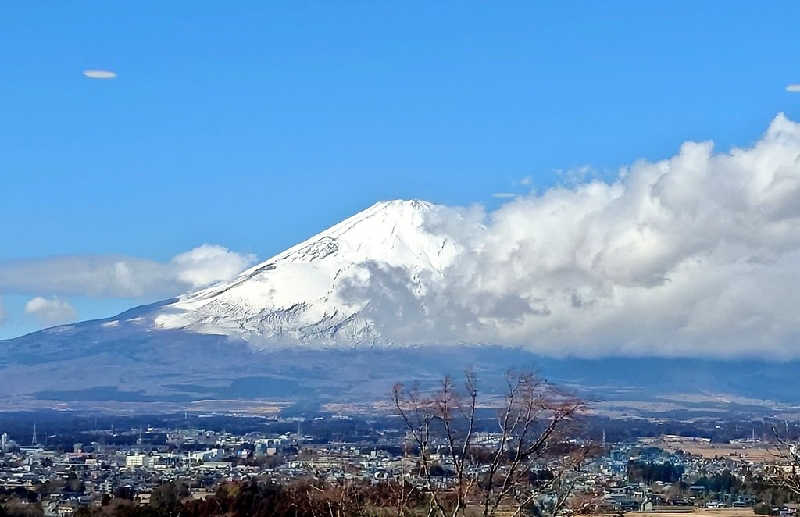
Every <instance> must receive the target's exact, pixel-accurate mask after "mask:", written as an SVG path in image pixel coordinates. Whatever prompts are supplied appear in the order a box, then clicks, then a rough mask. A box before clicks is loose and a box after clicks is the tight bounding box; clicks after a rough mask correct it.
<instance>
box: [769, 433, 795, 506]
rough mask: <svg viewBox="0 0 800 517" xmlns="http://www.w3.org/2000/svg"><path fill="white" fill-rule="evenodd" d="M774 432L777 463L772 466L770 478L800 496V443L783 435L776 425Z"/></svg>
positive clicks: (774, 482) (775, 483) (773, 482)
mask: <svg viewBox="0 0 800 517" xmlns="http://www.w3.org/2000/svg"><path fill="white" fill-rule="evenodd" d="M772 433H773V435H774V436H775V442H776V447H775V452H774V456H775V459H776V464H775V465H772V466H771V469H770V472H769V479H770V481H771V482H772V484H774V485H776V486H779V487H781V488H784V489H786V490H788V491H790V492H792V493H793V494H794V495H796V496H800V444H798V443H797V442H793V441H791V440H790V439H789V437H788V436H781V434H780V433H779V432H778V430H777V429H776V428H775V427H774V426H773V427H772ZM787 434H788V424H787Z"/></svg>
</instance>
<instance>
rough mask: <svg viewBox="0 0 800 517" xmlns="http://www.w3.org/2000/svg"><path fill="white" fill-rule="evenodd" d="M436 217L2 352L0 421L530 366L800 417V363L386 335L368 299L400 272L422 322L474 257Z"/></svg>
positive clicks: (380, 309) (569, 379) (603, 393)
mask: <svg viewBox="0 0 800 517" xmlns="http://www.w3.org/2000/svg"><path fill="white" fill-rule="evenodd" d="M439 211H440V207H438V206H437V205H433V204H431V203H427V202H424V201H417V200H412V201H404V200H403V201H400V200H398V201H386V202H379V203H377V204H375V205H373V206H371V207H369V208H367V209H366V210H364V211H362V212H360V213H358V214H356V215H354V216H352V217H350V218H348V219H346V220H344V221H342V222H340V223H338V224H336V225H335V226H332V227H331V228H329V229H327V230H325V231H323V232H322V233H319V234H318V235H315V236H313V237H311V238H310V239H308V240H306V241H303V242H301V243H300V244H297V245H296V246H293V247H291V248H289V249H287V250H286V251H284V252H282V253H279V254H278V255H276V256H274V257H272V258H270V259H268V260H266V261H264V262H261V263H259V264H257V265H255V266H253V267H251V268H249V269H247V270H245V271H243V272H242V273H240V274H239V275H238V276H237V277H235V278H234V279H232V280H230V281H226V282H221V283H217V284H214V285H212V286H210V287H206V288H203V289H200V290H197V291H194V292H189V293H186V294H184V295H181V296H179V297H177V298H173V299H169V300H163V301H160V302H157V303H154V304H151V305H147V306H141V307H136V308H133V309H131V310H129V311H126V312H124V313H122V314H119V315H116V316H114V317H111V318H106V319H101V320H91V321H85V322H81V323H75V324H70V325H61V326H57V327H52V328H49V329H45V330H41V331H38V332H34V333H31V334H28V335H25V336H21V337H18V338H15V339H10V340H6V341H0V380H2V382H0V409H2V408H3V407H6V408H8V407H13V408H20V407H40V406H42V405H44V406H50V407H52V406H53V405H56V404H62V403H65V402H68V403H78V402H81V403H88V404H90V405H91V404H94V405H102V404H110V403H112V402H113V403H114V404H119V403H121V402H132V403H154V404H173V405H174V404H178V405H181V406H183V407H185V406H186V405H188V404H192V403H194V401H198V400H218V401H219V400H230V399H237V400H242V399H258V400H262V401H263V400H272V401H275V400H283V401H286V400H289V401H294V402H299V401H305V402H308V401H315V403H318V402H320V401H322V402H324V401H341V402H346V401H355V400H364V399H371V400H374V399H376V398H377V399H382V398H386V396H387V394H388V392H389V389H390V387H391V385H392V383H394V382H398V381H401V382H403V381H406V382H408V381H411V380H422V381H423V382H425V381H429V382H433V381H435V380H436V379H439V378H440V377H441V375H442V374H443V373H453V374H458V373H459V372H461V371H463V370H464V369H467V368H471V369H474V370H475V371H476V372H477V373H478V375H479V377H480V378H481V379H482V382H483V385H484V386H485V387H489V388H491V386H493V385H496V386H501V385H502V382H503V374H504V372H505V371H507V370H508V369H509V368H524V367H528V366H530V367H534V368H535V369H537V370H538V371H540V373H542V374H544V375H545V376H547V377H550V378H554V379H555V380H557V381H558V382H560V383H561V384H562V385H569V386H571V387H572V388H574V389H576V390H579V391H581V392H582V393H583V394H585V395H588V396H590V397H595V396H596V397H601V398H606V399H608V398H615V397H616V398H622V399H626V400H627V399H630V398H631V397H634V398H637V397H638V400H643V399H652V398H654V397H655V398H658V397H661V396H662V395H663V394H664V393H695V394H696V393H706V394H708V396H709V397H711V398H712V399H713V398H714V397H718V396H719V394H732V395H735V396H746V397H748V400H750V399H759V400H763V399H770V400H779V401H785V402H787V403H789V402H800V400H798V396H797V394H796V393H795V391H796V390H793V389H792V388H791V386H793V379H794V375H795V373H794V372H796V368H797V366H798V363H796V362H793V363H781V364H779V365H776V364H772V363H767V362H765V363H754V362H753V361H738V362H737V361H728V362H723V361H713V360H705V361H697V360H688V359H652V358H651V359H647V358H641V359H624V358H606V359H596V360H592V359H570V358H565V359H553V358H546V357H540V356H537V355H535V354H533V353H532V352H530V351H526V350H523V349H519V348H509V347H499V346H488V345H481V344H463V343H460V344H459V343H456V344H453V343H441V342H438V343H437V342H435V340H434V342H432V343H424V342H416V341H400V340H397V339H396V338H395V337H394V336H395V334H391V333H387V332H385V331H384V327H385V325H386V322H387V320H392V319H393V318H394V317H395V315H396V316H397V318H398V319H400V320H401V319H402V317H404V315H403V314H400V313H401V312H402V311H403V310H405V309H404V307H405V306H406V305H407V303H406V301H405V300H400V299H397V300H394V299H393V298H392V296H391V295H392V293H383V294H384V295H385V296H381V297H375V296H370V293H372V292H374V290H370V289H369V287H370V286H371V285H372V284H373V283H374V282H373V279H374V278H375V277H376V276H379V275H381V274H382V273H384V272H392V273H393V275H392V277H393V278H394V280H393V281H395V282H400V283H402V285H401V286H400V288H401V289H399V290H400V291H402V292H403V293H404V295H403V296H410V297H411V298H413V300H412V301H413V302H415V303H417V308H418V309H419V310H421V311H423V312H424V311H426V307H425V303H424V301H423V300H424V299H425V295H426V293H428V292H429V290H430V289H432V288H433V287H435V285H436V283H437V282H441V281H442V280H443V279H444V278H445V277H446V275H448V267H449V266H451V265H452V264H453V263H454V261H455V260H457V258H458V256H459V254H460V253H462V251H463V248H462V246H461V244H460V243H458V242H454V241H453V240H452V239H451V238H450V237H448V235H446V234H445V233H444V232H442V233H440V232H438V231H437V230H436V225H432V224H429V223H430V221H431V219H435V218H436V217H437V216H440V215H441V214H440V212H439ZM447 216H448V217H450V218H451V220H450V221H449V223H450V224H460V223H461V221H458V220H452V218H456V219H457V218H458V217H460V216H459V215H458V213H453V212H448V213H447ZM398 273H399V274H398ZM376 314H380V315H382V319H381V318H377V317H376ZM405 317H407V315H405ZM632 390H638V394H637V395H635V396H634V395H632ZM715 400H716V399H715Z"/></svg>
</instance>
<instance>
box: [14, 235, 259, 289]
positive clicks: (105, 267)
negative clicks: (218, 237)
mask: <svg viewBox="0 0 800 517" xmlns="http://www.w3.org/2000/svg"><path fill="white" fill-rule="evenodd" d="M254 261H255V256H253V255H251V254H240V253H236V252H233V251H230V250H228V249H226V248H224V247H222V246H217V245H212V244H203V245H202V246H199V247H197V248H194V249H192V250H189V251H187V252H184V253H181V254H179V255H177V256H175V257H174V258H172V259H171V260H170V261H168V262H156V261H153V260H147V259H141V258H131V257H118V256H67V257H52V258H43V259H31V260H17V261H7V262H0V290H3V291H5V292H15V293H21V294H36V293H41V292H48V293H53V294H56V295H66V296H69V295H89V296H103V297H122V298H127V297H141V296H150V297H156V296H164V297H166V296H173V295H176V294H179V293H181V292H183V291H186V290H189V289H194V288H197V287H203V286H206V285H209V284H211V283H213V282H216V281H220V280H228V279H230V278H232V277H233V276H235V275H236V274H237V273H239V272H240V271H242V270H243V269H245V268H247V266H249V265H251V264H252V263H253V262H254Z"/></svg>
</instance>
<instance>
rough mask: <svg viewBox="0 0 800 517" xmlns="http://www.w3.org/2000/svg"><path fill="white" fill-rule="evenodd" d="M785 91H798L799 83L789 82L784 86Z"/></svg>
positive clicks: (799, 90) (799, 88)
mask: <svg viewBox="0 0 800 517" xmlns="http://www.w3.org/2000/svg"><path fill="white" fill-rule="evenodd" d="M786 91H787V92H793V93H799V92H800V83H795V84H790V85H788V86H786Z"/></svg>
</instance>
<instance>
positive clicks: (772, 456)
mask: <svg viewBox="0 0 800 517" xmlns="http://www.w3.org/2000/svg"><path fill="white" fill-rule="evenodd" d="M652 445H655V446H656V447H661V448H662V449H664V450H666V451H670V452H675V451H678V450H682V451H684V452H688V453H689V454H692V455H694V456H700V457H703V458H709V459H713V458H729V459H734V460H739V461H751V462H759V463H771V462H774V461H776V459H777V455H776V453H777V451H776V450H775V447H774V446H772V445H770V444H762V443H755V444H738V445H731V444H720V443H708V442H700V441H695V440H672V439H671V440H656V441H654V442H652ZM723 511H724V510H723Z"/></svg>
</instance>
